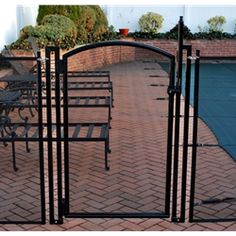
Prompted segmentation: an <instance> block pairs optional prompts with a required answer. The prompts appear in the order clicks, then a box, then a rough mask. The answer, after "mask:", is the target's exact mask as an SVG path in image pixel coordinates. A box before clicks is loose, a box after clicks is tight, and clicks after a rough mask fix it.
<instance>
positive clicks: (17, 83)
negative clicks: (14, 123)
mask: <svg viewBox="0 0 236 236" xmlns="http://www.w3.org/2000/svg"><path fill="white" fill-rule="evenodd" d="M2 55H3V56H4V57H15V55H14V54H13V53H12V52H11V50H10V49H8V48H7V47H6V46H5V49H4V50H3V51H2ZM9 63H10V65H11V66H12V68H13V69H14V71H15V72H16V73H17V74H12V75H7V76H3V77H1V78H0V82H5V83H7V85H6V87H5V88H6V89H8V90H15V91H17V90H19V91H21V93H22V95H24V98H25V102H27V104H28V108H29V110H30V114H31V116H34V113H33V108H35V109H37V106H32V104H35V99H36V88H37V75H36V74H33V73H32V72H30V70H28V69H27V68H26V67H25V66H24V65H23V64H22V63H21V62H20V61H17V60H9ZM25 105H26V104H25Z"/></svg>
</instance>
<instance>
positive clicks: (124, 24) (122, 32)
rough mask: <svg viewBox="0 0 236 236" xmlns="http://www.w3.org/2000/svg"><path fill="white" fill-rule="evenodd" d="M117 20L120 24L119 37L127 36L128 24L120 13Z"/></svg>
mask: <svg viewBox="0 0 236 236" xmlns="http://www.w3.org/2000/svg"><path fill="white" fill-rule="evenodd" d="M119 20H120V24H121V27H120V28H119V32H120V35H122V36H127V35H128V33H129V28H128V27H127V26H128V25H129V23H130V22H129V21H127V19H126V18H124V17H123V15H122V14H121V13H120V14H119Z"/></svg>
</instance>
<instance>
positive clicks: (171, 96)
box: [165, 58, 175, 215]
mask: <svg viewBox="0 0 236 236" xmlns="http://www.w3.org/2000/svg"><path fill="white" fill-rule="evenodd" d="M170 63H171V66H170V82H169V87H168V94H169V107H168V136H167V161H166V196H165V213H166V214H167V215H170V193H171V166H172V141H173V113H174V96H175V58H173V59H172V60H171V62H170Z"/></svg>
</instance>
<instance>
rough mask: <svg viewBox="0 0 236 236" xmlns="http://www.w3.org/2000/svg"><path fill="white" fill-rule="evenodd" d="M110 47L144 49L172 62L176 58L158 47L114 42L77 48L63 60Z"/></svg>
mask: <svg viewBox="0 0 236 236" xmlns="http://www.w3.org/2000/svg"><path fill="white" fill-rule="evenodd" d="M108 46H130V47H137V48H143V49H147V50H150V51H153V52H155V53H158V54H160V55H162V56H164V57H167V58H168V59H170V60H172V59H174V58H175V56H174V55H172V54H170V53H168V52H166V51H165V50H162V49H160V48H158V47H154V46H151V45H147V44H144V43H137V42H129V41H118V40H114V41H105V42H98V43H93V44H89V45H85V46H82V47H78V48H75V49H74V50H72V51H69V52H67V53H65V54H64V55H63V59H67V58H68V57H71V56H73V55H75V54H77V53H80V52H83V51H87V50H90V49H94V48H98V47H108Z"/></svg>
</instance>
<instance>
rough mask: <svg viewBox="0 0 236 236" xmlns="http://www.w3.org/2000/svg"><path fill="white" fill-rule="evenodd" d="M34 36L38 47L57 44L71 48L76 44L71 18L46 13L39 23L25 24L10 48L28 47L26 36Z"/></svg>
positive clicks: (74, 29)
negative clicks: (34, 24) (33, 24)
mask: <svg viewBox="0 0 236 236" xmlns="http://www.w3.org/2000/svg"><path fill="white" fill-rule="evenodd" d="M29 36H33V37H35V38H36V41H37V43H38V46H39V47H45V46H59V47H60V48H66V49H69V48H72V47H74V46H75V45H76V40H77V29H76V27H75V24H74V22H73V21H72V20H70V19H69V18H67V17H65V16H60V15H47V16H45V17H44V18H43V20H42V21H41V25H37V26H35V27H33V26H26V27H24V28H23V29H22V30H21V31H20V38H19V39H18V40H17V41H16V42H14V43H13V44H12V45H11V48H14V49H20V47H23V48H25V49H29V48H30V45H29V43H28V42H27V40H26V39H27V38H28V37H29Z"/></svg>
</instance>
